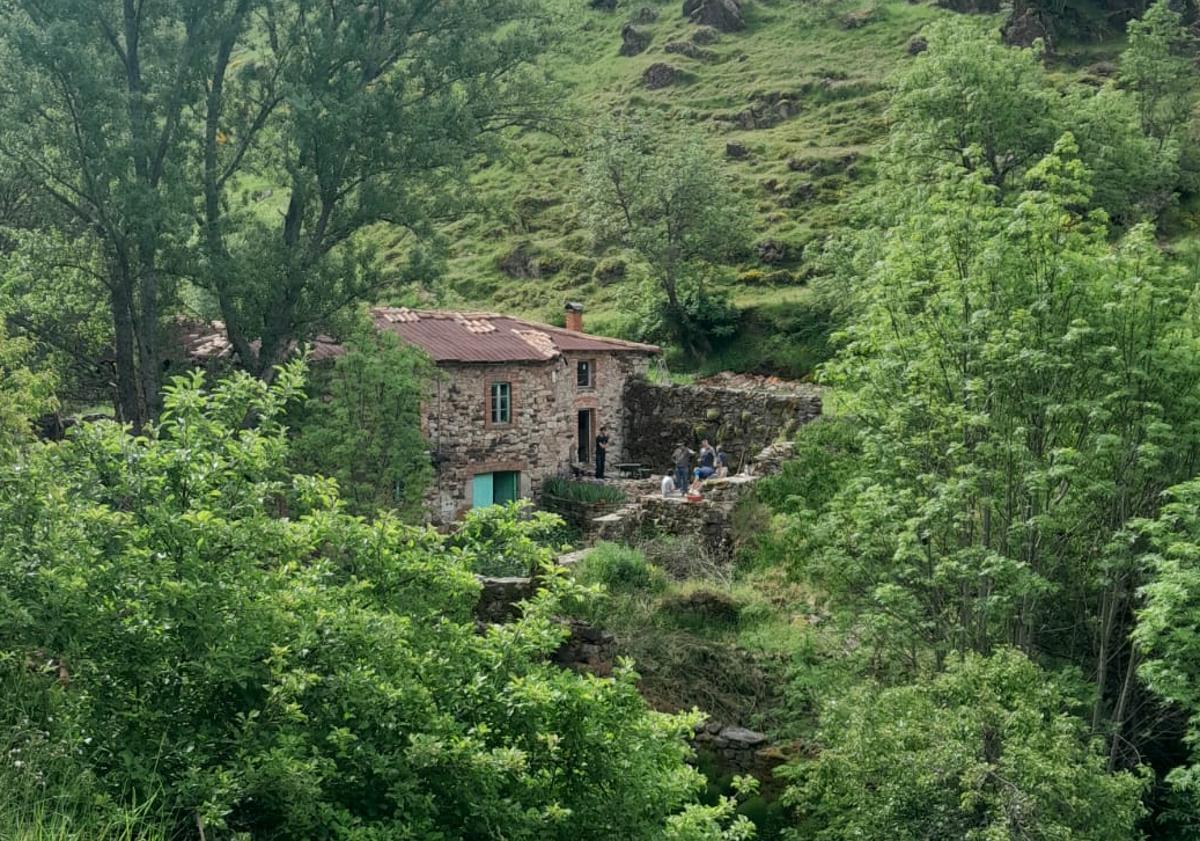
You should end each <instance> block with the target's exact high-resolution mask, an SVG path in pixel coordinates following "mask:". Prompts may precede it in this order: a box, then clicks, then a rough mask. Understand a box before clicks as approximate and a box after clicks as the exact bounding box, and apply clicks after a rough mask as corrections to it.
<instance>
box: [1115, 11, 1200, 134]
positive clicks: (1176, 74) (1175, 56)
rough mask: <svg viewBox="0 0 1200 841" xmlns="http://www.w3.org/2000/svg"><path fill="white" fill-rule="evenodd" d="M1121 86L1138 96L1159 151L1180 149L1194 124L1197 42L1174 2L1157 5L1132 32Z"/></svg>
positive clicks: (1131, 27)
mask: <svg viewBox="0 0 1200 841" xmlns="http://www.w3.org/2000/svg"><path fill="white" fill-rule="evenodd" d="M1127 30H1128V33H1129V47H1128V48H1127V49H1126V50H1125V52H1124V53H1122V54H1121V84H1122V85H1123V86H1124V87H1126V88H1127V89H1129V90H1130V91H1132V92H1133V95H1134V99H1135V101H1136V102H1137V107H1138V115H1139V116H1140V117H1141V121H1142V128H1143V130H1144V131H1145V132H1146V134H1147V135H1148V136H1149V137H1152V138H1154V139H1155V140H1156V141H1157V142H1158V144H1159V145H1160V146H1162V145H1164V144H1167V143H1168V142H1171V141H1175V142H1176V143H1178V142H1179V141H1181V140H1182V139H1183V137H1184V134H1185V132H1186V130H1187V128H1188V126H1189V124H1190V123H1191V118H1192V107H1193V105H1194V104H1195V101H1196V91H1195V85H1194V84H1193V77H1194V71H1193V60H1194V55H1193V51H1194V47H1195V39H1194V38H1193V37H1192V35H1191V33H1190V32H1189V31H1188V29H1187V27H1185V26H1184V24H1183V17H1182V16H1181V15H1180V14H1179V13H1178V12H1177V11H1175V10H1174V9H1173V8H1172V7H1171V3H1170V2H1169V0H1156V2H1155V3H1154V4H1152V5H1151V6H1150V8H1148V9H1146V13H1145V14H1144V15H1142V17H1141V18H1140V19H1139V20H1132V21H1130V22H1129V26H1128V27H1127Z"/></svg>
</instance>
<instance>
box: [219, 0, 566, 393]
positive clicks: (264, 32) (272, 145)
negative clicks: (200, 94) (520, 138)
mask: <svg viewBox="0 0 1200 841" xmlns="http://www.w3.org/2000/svg"><path fill="white" fill-rule="evenodd" d="M256 13H257V14H256ZM553 38H554V30H553V28H552V27H551V26H549V19H548V16H547V15H545V14H544V12H543V10H542V7H541V5H540V3H539V0H496V2H488V3H479V2H476V1H475V0H450V1H449V2H436V3H434V2H429V0H381V2H372V3H368V4H363V3H361V2H358V0H336V2H332V3H330V2H323V1H319V0H291V2H290V3H286V4H283V5H282V6H281V7H280V8H278V9H275V8H273V7H272V6H271V5H270V4H256V3H252V2H249V1H248V0H240V2H239V3H238V5H237V6H236V8H235V10H234V13H233V16H232V17H231V19H230V23H229V25H228V28H227V29H226V30H225V31H224V33H223V34H222V37H221V39H220V40H219V42H218V43H217V45H216V54H215V58H214V60H213V62H212V63H211V65H210V66H209V67H208V68H207V71H208V78H207V80H206V82H205V87H206V97H205V101H204V104H203V108H202V110H203V113H204V125H203V133H202V142H201V147H202V149H203V161H202V162H198V169H199V179H198V186H202V189H197V193H198V194H200V195H202V196H203V205H202V207H200V208H197V213H198V215H199V216H200V217H201V218H202V219H203V233H202V242H203V251H204V255H205V259H206V260H207V271H206V272H205V276H204V277H205V283H206V285H207V286H208V287H209V288H211V289H212V290H213V291H214V292H215V293H216V295H217V298H218V300H219V302H220V308H221V313H222V317H223V318H224V320H225V323H226V326H227V329H228V330H229V335H230V339H231V340H232V342H233V343H234V346H235V347H236V349H237V352H238V355H239V357H240V358H241V360H242V361H243V364H245V365H246V367H247V368H249V369H250V370H251V371H252V372H254V373H256V374H258V375H260V376H267V375H269V373H270V372H271V371H272V370H273V369H274V366H275V365H277V364H278V363H279V362H281V361H282V360H283V359H284V358H285V357H286V356H287V355H288V354H289V353H290V352H291V349H292V347H293V344H294V342H295V341H296V340H297V339H303V338H306V337H309V336H311V335H312V334H313V332H314V330H315V329H316V327H317V326H318V325H320V324H322V323H324V322H325V321H327V320H328V319H329V318H330V317H331V316H332V315H333V314H335V313H337V312H338V311H339V310H341V309H343V308H344V307H346V306H347V305H348V304H350V303H353V302H355V301H359V300H362V299H363V298H364V297H367V296H369V295H370V293H372V292H374V291H377V290H378V289H379V287H380V286H381V285H382V284H383V283H384V282H387V281H388V280H394V279H392V278H388V277H387V276H385V275H384V274H382V273H381V271H380V266H379V265H378V259H377V258H378V249H377V248H375V247H374V245H373V241H372V240H371V238H370V237H368V236H365V235H363V234H364V232H366V231H367V230H368V229H369V228H371V227H372V226H376V225H379V224H383V223H386V224H388V225H391V226H394V229H397V230H400V231H402V232H404V233H405V234H406V235H407V236H408V240H409V244H410V245H412V246H413V249H412V250H411V252H410V256H409V259H410V265H409V268H410V269H413V270H417V271H419V270H425V269H427V267H426V266H425V265H423V259H424V255H423V254H422V252H421V250H420V248H419V246H420V245H421V244H429V242H430V241H431V239H432V223H433V222H434V221H436V220H437V219H438V218H441V217H443V216H445V215H446V214H448V213H450V212H451V211H454V210H460V209H461V207H462V202H461V198H462V196H461V193H462V188H463V187H464V184H465V176H466V174H467V171H468V164H469V162H470V161H472V160H474V159H476V158H477V156H478V155H480V154H482V153H490V154H495V152H496V151H497V146H498V144H499V142H500V140H501V136H500V132H501V130H502V129H504V128H507V127H510V126H515V125H529V124H533V123H535V122H536V121H538V120H539V119H540V118H541V116H542V115H544V114H545V113H547V112H549V111H550V110H551V106H550V104H549V103H548V101H547V99H546V95H545V88H544V87H543V86H542V85H541V84H540V83H539V81H538V79H537V78H536V77H535V75H534V74H533V73H532V72H531V63H532V61H533V60H534V59H535V58H536V57H537V56H539V55H541V54H542V53H543V52H544V51H545V50H546V49H547V48H548V47H549V46H550V45H551V43H552V41H553ZM251 173H252V174H253V175H254V177H256V178H258V179H261V180H265V181H266V182H267V183H270V184H275V185H278V186H279V187H280V188H281V192H282V193H283V195H284V197H285V198H284V200H282V201H280V202H279V203H278V204H277V205H276V204H274V203H272V204H271V206H272V207H278V208H279V209H281V210H282V213H264V212H263V211H262V210H261V209H258V208H255V207H252V206H246V205H245V204H244V203H243V202H239V200H238V199H239V197H240V196H242V195H244V188H243V187H242V186H241V184H240V183H239V178H240V177H241V176H243V175H244V174H251ZM255 339H259V340H261V343H260V344H258V343H255V342H254V341H253V340H255Z"/></svg>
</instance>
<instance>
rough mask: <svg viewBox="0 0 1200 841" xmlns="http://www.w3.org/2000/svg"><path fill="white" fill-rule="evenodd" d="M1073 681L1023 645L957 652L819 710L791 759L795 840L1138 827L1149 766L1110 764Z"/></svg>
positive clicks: (988, 836) (1106, 837)
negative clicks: (918, 672)
mask: <svg viewBox="0 0 1200 841" xmlns="http://www.w3.org/2000/svg"><path fill="white" fill-rule="evenodd" d="M1072 694H1073V693H1072V692H1071V691H1070V687H1069V685H1068V686H1064V684H1063V683H1062V682H1061V681H1060V680H1058V679H1056V678H1055V676H1053V675H1052V674H1050V673H1047V672H1045V671H1043V670H1041V669H1039V668H1038V667H1037V666H1036V665H1034V664H1033V663H1032V662H1030V661H1029V660H1028V659H1027V658H1026V657H1025V656H1024V655H1022V654H1020V653H1018V652H1016V651H1014V650H1012V649H1001V650H999V651H997V652H996V653H994V654H993V655H992V656H991V657H987V658H985V657H981V656H978V655H975V654H968V655H966V656H964V657H962V658H961V659H959V658H955V659H954V661H953V662H951V663H950V665H949V668H948V669H947V671H946V672H945V673H944V674H941V675H938V676H936V677H933V678H931V679H928V680H924V681H921V682H918V683H916V684H913V685H911V686H899V687H892V688H885V689H877V688H871V687H860V688H858V689H857V690H855V691H853V692H851V693H850V694H849V695H847V696H846V697H843V698H838V699H836V700H830V701H829V702H827V703H826V705H825V706H824V707H823V709H822V710H821V727H820V732H819V734H818V736H817V743H818V750H817V751H816V752H815V755H814V756H813V758H812V759H807V760H801V761H799V762H798V763H796V764H795V765H793V766H792V767H791V769H790V773H789V776H791V777H792V778H793V783H792V785H791V786H790V787H789V789H788V791H787V794H786V798H787V800H788V801H789V802H790V803H792V805H794V806H795V808H796V810H797V813H798V819H799V824H800V828H799V829H798V830H797V831H795V833H794V834H793V836H791V837H794V838H796V839H801V838H805V839H819V840H820V841H842V839H851V838H857V839H868V841H876V840H877V839H878V841H882V839H896V841H918V839H951V838H954V839H963V841H1010V840H1011V841H1116V839H1122V838H1125V839H1134V838H1138V837H1140V835H1139V833H1138V832H1137V829H1136V823H1137V821H1138V819H1139V818H1140V817H1141V815H1142V807H1141V804H1140V797H1141V794H1142V791H1143V790H1144V788H1145V785H1144V782H1145V781H1144V779H1142V778H1141V777H1139V776H1138V775H1135V774H1133V773H1130V772H1118V773H1109V772H1108V771H1107V769H1106V761H1105V757H1104V753H1103V751H1102V750H1101V748H1100V746H1099V745H1098V744H1096V743H1094V742H1092V741H1091V740H1090V736H1089V734H1088V728H1087V726H1086V724H1085V723H1084V721H1083V720H1082V719H1080V718H1079V717H1077V716H1076V715H1073V714H1072V713H1071V712H1070V710H1071V709H1072V708H1073V707H1075V708H1077V707H1078V706H1079V704H1078V702H1077V701H1076V700H1075V699H1074V698H1073V697H1072Z"/></svg>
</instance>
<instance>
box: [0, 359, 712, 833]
mask: <svg viewBox="0 0 1200 841" xmlns="http://www.w3.org/2000/svg"><path fill="white" fill-rule="evenodd" d="M301 385H302V382H301V379H300V372H299V369H298V368H296V367H288V368H286V369H284V370H283V371H281V372H280V373H279V375H278V376H277V378H276V379H275V382H274V383H273V384H271V385H266V384H264V383H262V382H260V381H257V380H254V379H252V378H250V377H247V376H244V375H239V376H237V377H234V378H232V379H230V380H228V381H226V382H225V383H224V384H222V385H220V386H218V387H217V388H215V389H213V390H211V391H209V390H207V389H206V388H205V387H204V385H203V378H202V376H201V375H199V374H196V375H194V376H193V377H192V378H190V379H187V380H182V379H181V380H177V381H176V383H175V384H174V385H173V386H171V387H170V388H169V389H168V391H167V394H166V398H165V406H166V411H165V413H164V415H163V420H162V422H161V424H160V425H158V426H152V427H149V428H147V429H146V430H145V431H144V433H143V434H142V435H141V436H139V437H137V438H133V437H130V436H129V435H127V433H126V432H125V431H124V430H123V429H121V428H120V427H118V426H117V425H116V424H95V425H84V426H83V427H82V428H81V429H80V430H79V433H78V435H77V436H76V437H75V438H74V439H73V440H72V441H69V442H67V443H65V444H61V445H54V446H43V447H35V448H32V449H31V451H30V453H29V454H28V456H27V458H26V459H25V460H24V461H23V462H22V464H21V465H19V466H12V465H4V464H0V747H4V746H6V745H9V744H13V743H14V742H16V741H17V740H18V739H20V738H21V734H22V733H23V732H25V731H28V730H37V731H39V732H41V733H44V734H45V736H44V739H45V743H46V745H47V749H48V750H49V751H51V752H53V753H55V754H56V755H58V756H61V757H63V758H64V761H65V762H68V763H70V768H69V769H68V770H69V771H70V772H71V773H70V775H69V778H78V779H84V778H92V779H95V780H96V783H97V787H98V789H99V790H100V792H102V793H103V794H104V796H106V797H107V798H110V799H112V800H113V801H114V802H118V803H120V802H122V801H125V800H126V799H129V800H133V799H134V798H136V802H137V803H144V802H147V800H148V799H149V798H150V797H151V796H155V797H159V798H160V799H159V800H158V801H156V802H161V803H162V804H163V809H164V812H165V813H166V815H167V817H168V820H169V823H170V824H171V825H173V826H177V827H179V828H180V829H181V830H182V831H184V832H186V833H187V835H188V836H191V837H194V836H195V835H198V834H199V830H200V829H201V828H203V829H204V830H205V831H206V834H207V836H208V837H210V838H213V837H220V838H229V837H231V836H232V835H233V834H234V833H239V832H240V833H247V834H249V835H250V836H252V837H253V838H255V839H258V841H273V840H274V839H293V838H318V837H319V838H324V839H330V841H336V840H337V839H341V840H342V841H366V840H367V839H378V838H499V837H504V838H512V839H534V838H538V839H551V840H552V839H567V838H570V839H572V841H589V840H590V839H595V841H601V839H609V838H629V839H649V838H662V837H666V836H667V835H668V834H669V833H668V832H667V826H668V824H669V823H670V824H672V825H673V824H674V822H675V817H674V816H677V815H679V814H680V813H681V810H682V812H683V813H685V814H686V813H687V812H688V811H689V804H691V802H692V800H693V798H694V796H695V794H696V792H697V791H698V789H699V787H700V785H701V783H702V778H701V777H700V775H699V774H698V772H696V771H695V770H693V769H691V768H689V767H688V765H687V763H686V762H685V759H686V757H687V755H688V753H689V749H688V747H687V744H686V741H685V739H686V736H687V733H688V731H689V729H690V728H691V726H692V725H693V724H694V722H695V720H696V719H695V717H694V716H664V715H659V714H655V713H651V712H649V711H648V710H647V707H646V705H645V702H644V701H643V700H642V699H641V698H640V696H639V695H638V691H637V687H636V683H635V676H634V675H633V673H632V672H631V671H629V670H624V669H618V671H617V673H616V678H615V679H613V680H599V679H595V678H591V677H588V678H584V677H581V676H579V675H576V674H574V673H573V672H570V671H568V670H564V669H561V668H558V667H556V666H554V665H552V664H551V663H549V662H548V657H549V654H550V653H551V652H553V651H554V650H555V649H556V648H557V646H558V645H559V644H560V643H561V641H562V639H563V634H564V632H563V630H562V629H561V627H560V626H559V625H558V624H557V623H556V622H555V621H554V617H555V615H557V613H558V612H559V610H560V604H561V602H562V599H563V598H564V597H565V596H568V595H575V594H577V588H574V587H573V586H572V585H571V584H570V583H569V581H568V580H567V579H566V578H565V577H563V576H548V577H547V579H546V580H545V582H544V584H543V586H542V587H541V588H540V590H539V593H538V594H537V595H536V596H535V597H534V598H533V599H532V600H531V602H530V604H529V605H528V607H527V609H526V610H525V611H524V612H523V614H522V615H521V616H520V617H519V618H517V619H516V620H515V621H514V622H513V623H511V624H509V625H503V626H498V627H492V628H490V629H489V630H488V631H487V632H486V633H483V634H481V633H479V631H478V630H477V628H476V625H475V620H474V616H473V609H474V607H475V603H476V600H477V598H478V594H479V586H478V583H477V582H476V580H475V578H474V576H473V575H472V574H471V570H470V568H469V561H470V554H471V551H478V552H483V551H484V550H485V549H486V548H487V547H486V546H472V547H471V549H470V550H469V551H468V550H464V549H462V548H458V549H455V548H452V547H451V546H450V545H448V541H447V539H446V538H444V537H442V536H440V535H438V534H437V533H436V532H434V531H432V530H428V529H417V528H413V527H410V526H405V525H403V524H402V523H400V522H399V521H397V520H396V519H395V518H394V517H392V516H387V515H385V516H382V517H379V518H378V519H374V520H365V519H363V518H359V517H355V516H351V515H349V514H347V513H346V512H345V511H344V509H343V508H342V506H341V502H340V500H339V499H338V495H337V489H336V486H335V485H334V483H332V482H330V481H328V480H322V479H315V478H311V477H306V476H294V475H292V474H290V473H289V471H288V470H287V469H286V461H285V459H286V457H287V446H288V440H287V435H286V432H285V428H284V425H283V423H282V422H281V412H282V409H283V406H284V405H285V404H286V403H287V402H288V400H290V399H293V397H294V396H295V395H296V394H298V393H299V390H300V388H301ZM247 417H254V418H256V423H255V425H254V426H253V427H247V426H246V425H245V424H244V420H245V418H247ZM284 511H286V513H287V516H286V517H281V516H280V513H281V512H284ZM487 514H488V515H489V516H488V518H487V519H488V522H489V524H490V525H492V526H497V525H498V524H497V520H498V519H501V518H505V519H508V520H514V521H515V520H517V519H518V518H517V517H516V516H515V515H514V513H513V511H512V510H511V509H502V510H501V512H500V513H499V514H493V513H492V512H491V511H488V512H487ZM493 517H494V518H496V519H492V518H493ZM527 523H528V521H525V522H524V523H519V522H512V523H510V524H506V525H505V527H504V528H495V529H494V530H493V534H500V535H501V536H502V537H507V536H509V535H511V534H512V533H513V532H516V533H518V539H516V540H514V541H512V542H513V543H515V544H517V545H521V546H525V547H528V546H529V544H530V543H532V542H533V540H532V538H530V537H529V534H528V531H526V529H527V528H528V526H527ZM535 524H536V521H535ZM473 534H474V537H475V539H476V540H477V541H478V542H480V543H483V542H484V541H485V540H486V539H488V538H487V536H486V535H483V534H482V529H475V531H474V532H473ZM541 557H542V555H540V554H538V553H533V556H532V557H530V558H527V559H525V560H526V563H527V564H531V563H534V562H536V561H538V560H540V558H541ZM6 758H7V755H6ZM2 782H3V781H2V780H0V783H2ZM0 796H2V793H0ZM90 837H92V836H89V838H90ZM101 837H102V836H101ZM683 837H686V838H689V839H690V838H698V837H702V836H699V835H697V834H690V835H687V836H683ZM703 837H714V836H712V835H708V836H703Z"/></svg>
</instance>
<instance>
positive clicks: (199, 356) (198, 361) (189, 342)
mask: <svg viewBox="0 0 1200 841" xmlns="http://www.w3.org/2000/svg"><path fill="white" fill-rule="evenodd" d="M169 330H170V335H171V336H172V341H173V343H174V345H175V347H177V348H178V349H179V351H180V353H181V354H182V356H183V358H184V359H186V360H187V361H188V362H189V363H190V364H192V365H206V364H208V363H210V362H215V361H221V360H232V359H233V357H234V355H235V351H234V349H233V342H231V341H230V340H229V332H228V331H227V330H226V329H225V322H224V321H199V320H197V319H191V318H184V317H179V318H176V319H175V320H174V322H173V323H172V324H171V326H170V328H169ZM261 346H262V342H260V341H259V340H258V339H255V340H254V341H252V342H251V343H250V347H252V348H253V349H254V351H255V352H256V353H257V352H258V349H259V348H260V347H261ZM295 350H296V345H295V342H293V343H292V345H291V346H290V347H289V348H288V353H294V352H295ZM345 352H346V350H345V348H343V347H342V346H341V345H339V344H338V343H337V342H335V341H334V340H333V339H331V338H330V337H329V336H317V337H316V338H314V339H313V340H312V341H311V342H309V357H308V358H309V359H311V360H313V361H314V362H321V361H323V360H326V359H335V358H336V357H339V356H341V355H342V354H344V353H345Z"/></svg>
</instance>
